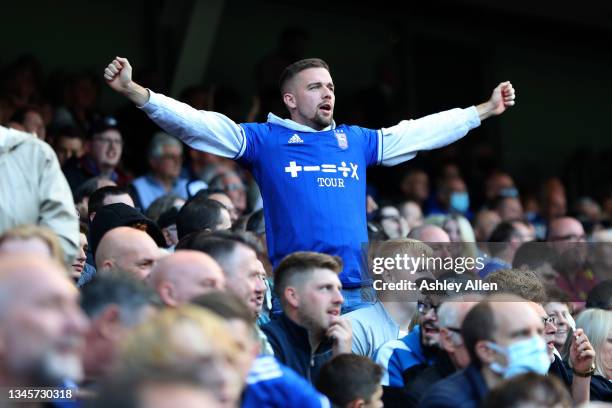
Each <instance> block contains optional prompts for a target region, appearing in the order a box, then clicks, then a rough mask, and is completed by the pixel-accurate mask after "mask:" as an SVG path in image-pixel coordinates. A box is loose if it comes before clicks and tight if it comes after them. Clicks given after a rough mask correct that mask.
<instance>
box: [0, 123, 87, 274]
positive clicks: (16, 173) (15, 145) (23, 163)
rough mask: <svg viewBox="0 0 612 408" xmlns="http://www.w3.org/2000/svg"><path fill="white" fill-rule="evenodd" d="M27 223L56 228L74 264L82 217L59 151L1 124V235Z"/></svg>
mask: <svg viewBox="0 0 612 408" xmlns="http://www.w3.org/2000/svg"><path fill="white" fill-rule="evenodd" d="M23 224H37V225H42V226H46V227H48V228H50V229H51V230H53V231H54V232H55V233H56V234H57V235H58V236H59V238H60V243H61V245H62V249H63V250H64V258H65V259H64V260H65V262H66V264H67V265H71V264H72V261H73V260H74V259H75V257H76V255H77V251H78V245H79V224H78V217H77V213H76V209H75V207H74V203H73V200H72V193H71V192H70V188H69V187H68V183H67V182H66V178H65V177H64V174H63V173H62V170H61V169H60V166H59V162H58V161H57V157H56V155H55V152H54V151H53V149H51V147H50V146H49V145H48V144H46V143H45V142H43V141H41V140H38V139H37V138H36V137H35V136H34V135H32V134H29V133H24V132H20V131H17V130H14V129H7V128H5V127H2V126H0V234H1V233H2V232H4V231H6V230H8V229H10V228H13V227H16V226H18V225H23Z"/></svg>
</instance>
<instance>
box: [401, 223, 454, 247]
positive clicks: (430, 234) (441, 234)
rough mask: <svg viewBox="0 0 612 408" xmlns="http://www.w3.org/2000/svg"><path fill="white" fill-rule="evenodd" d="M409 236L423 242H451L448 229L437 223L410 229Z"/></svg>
mask: <svg viewBox="0 0 612 408" xmlns="http://www.w3.org/2000/svg"><path fill="white" fill-rule="evenodd" d="M408 238H412V239H418V240H419V241H421V242H427V243H431V242H438V243H443V242H450V238H449V237H448V234H447V233H446V231H444V230H443V229H442V228H440V227H438V226H436V225H430V224H424V225H421V226H420V227H416V228H414V229H413V230H411V231H410V233H409V234H408Z"/></svg>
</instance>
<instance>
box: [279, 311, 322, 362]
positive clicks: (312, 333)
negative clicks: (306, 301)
mask: <svg viewBox="0 0 612 408" xmlns="http://www.w3.org/2000/svg"><path fill="white" fill-rule="evenodd" d="M285 315H286V316H287V318H288V319H289V320H291V321H292V322H293V323H295V324H297V325H298V326H300V327H303V328H304V329H305V330H306V331H307V332H308V343H309V344H310V350H311V352H313V353H314V352H315V350H316V349H318V348H319V346H320V345H321V343H322V342H323V339H324V337H325V332H323V331H319V330H311V329H310V327H309V325H308V324H307V323H305V322H302V320H301V319H300V318H299V316H298V314H297V311H293V310H292V311H289V310H288V311H285Z"/></svg>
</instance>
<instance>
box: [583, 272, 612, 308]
mask: <svg viewBox="0 0 612 408" xmlns="http://www.w3.org/2000/svg"><path fill="white" fill-rule="evenodd" d="M586 307H587V308H597V309H604V310H612V279H608V280H605V281H602V282H600V283H598V284H597V285H596V286H595V287H594V288H593V289H591V291H590V292H589V294H588V296H587V300H586Z"/></svg>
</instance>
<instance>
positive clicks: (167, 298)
mask: <svg viewBox="0 0 612 408" xmlns="http://www.w3.org/2000/svg"><path fill="white" fill-rule="evenodd" d="M157 293H158V294H159V297H160V298H161V300H162V301H163V302H164V303H165V304H166V305H168V306H172V307H176V306H178V302H177V300H176V298H175V296H174V287H173V286H172V284H170V283H169V282H161V283H160V284H159V286H158V287H157Z"/></svg>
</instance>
